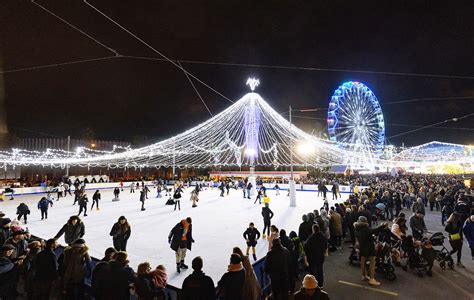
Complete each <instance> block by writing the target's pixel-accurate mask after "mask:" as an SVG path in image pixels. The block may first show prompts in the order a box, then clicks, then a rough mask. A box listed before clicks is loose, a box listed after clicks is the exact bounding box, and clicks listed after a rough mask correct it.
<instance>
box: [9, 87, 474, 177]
mask: <svg viewBox="0 0 474 300" xmlns="http://www.w3.org/2000/svg"><path fill="white" fill-rule="evenodd" d="M435 143H438V144H436V145H441V146H436V147H435V145H432V146H429V145H421V146H418V147H414V148H410V149H407V150H405V151H402V152H401V153H399V154H398V155H395V156H393V157H392V158H391V159H390V158H386V157H383V158H374V156H373V155H367V154H364V153H361V152H360V151H353V150H351V149H353V147H350V146H351V145H350V143H346V144H347V146H348V147H341V144H340V143H335V142H332V141H328V140H323V139H320V138H317V137H315V136H312V135H310V134H308V133H306V132H304V131H302V130H301V129H299V128H297V127H296V126H291V125H290V123H289V122H288V120H286V119H285V118H283V117H282V116H281V115H280V114H279V113H277V112H276V111H275V110H274V109H273V108H271V107H270V105H269V104H268V103H267V102H266V101H265V100H264V99H263V98H262V97H261V96H260V95H259V94H258V93H255V92H251V93H248V94H246V95H244V96H243V97H242V98H241V99H240V100H238V101H237V102H235V103H234V104H232V105H231V106H230V107H229V108H227V109H226V110H224V111H223V112H221V113H219V114H217V115H215V116H214V117H212V118H210V119H209V120H207V121H205V122H203V123H201V124H199V125H197V126H195V127H193V128H190V129H188V130H186V131H185V132H183V133H181V134H178V135H176V136H174V137H171V138H169V139H166V140H163V141H160V142H158V143H155V144H152V145H149V146H146V147H142V148H137V149H132V148H130V147H119V146H114V147H113V149H112V150H111V151H103V150H96V149H90V148H85V147H80V148H78V149H77V150H76V151H72V152H67V151H64V150H61V149H46V150H45V151H44V152H40V151H29V150H21V149H12V150H11V151H0V168H3V169H5V168H7V167H14V166H43V167H51V168H63V169H64V168H66V167H67V166H80V167H87V168H91V167H106V168H108V169H114V168H133V169H143V168H161V167H175V168H209V167H242V166H262V167H274V168H275V169H276V168H280V167H288V166H290V165H294V166H300V167H304V166H314V167H325V166H333V165H342V164H345V163H346V162H347V161H357V162H358V164H359V165H360V166H364V165H368V164H373V166H374V169H375V167H377V168H379V169H382V168H390V167H395V166H397V167H406V168H408V167H411V166H420V165H423V164H425V165H426V164H427V163H430V164H433V163H435V164H440V163H443V162H450V163H453V162H454V163H463V164H471V165H474V160H473V159H474V156H473V153H472V148H469V149H470V150H469V151H467V150H466V149H467V148H466V147H467V146H463V145H456V144H448V143H439V142H435ZM293 145H303V146H301V149H300V148H299V149H298V150H301V151H293V163H291V160H290V149H291V147H293ZM352 146H353V145H352ZM356 149H360V148H356ZM453 149H454V150H453ZM453 151H454V152H453Z"/></svg>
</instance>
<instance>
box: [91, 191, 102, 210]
mask: <svg viewBox="0 0 474 300" xmlns="http://www.w3.org/2000/svg"><path fill="white" fill-rule="evenodd" d="M99 200H100V191H99V190H96V191H95V193H94V195H92V205H91V210H92V209H93V208H94V204H95V206H96V208H97V210H99Z"/></svg>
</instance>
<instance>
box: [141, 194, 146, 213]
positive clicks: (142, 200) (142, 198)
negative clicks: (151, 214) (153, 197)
mask: <svg viewBox="0 0 474 300" xmlns="http://www.w3.org/2000/svg"><path fill="white" fill-rule="evenodd" d="M145 199H146V195H145V191H140V202H141V203H142V208H141V211H144V210H145Z"/></svg>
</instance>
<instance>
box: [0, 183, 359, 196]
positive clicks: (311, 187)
mask: <svg viewBox="0 0 474 300" xmlns="http://www.w3.org/2000/svg"><path fill="white" fill-rule="evenodd" d="M131 183H132V182H131V181H124V183H123V189H124V190H128V189H130V184H131ZM136 183H137V181H135V184H136ZM138 183H139V184H140V187H141V181H138ZM168 183H169V185H172V184H173V183H174V181H171V180H170V181H169V182H168ZM197 183H202V184H203V187H207V186H208V184H209V181H204V182H203V181H198V182H197ZM145 184H146V185H147V186H153V181H145ZM218 184H219V183H218V182H214V187H217V186H218ZM191 185H193V186H194V185H196V182H194V181H193V182H191ZM263 185H264V186H265V187H266V188H267V189H269V190H272V189H274V187H275V184H274V183H264V184H263ZM278 186H279V187H280V190H287V189H288V186H289V185H288V184H287V183H279V184H278ZM116 187H120V182H106V183H87V184H86V190H102V189H113V188H116ZM326 187H327V189H328V193H331V189H332V185H326ZM366 188H368V186H358V189H359V191H362V190H364V189H366ZM47 189H48V188H47V187H43V186H35V187H25V188H14V189H13V190H14V192H15V193H14V195H16V196H19V195H32V194H46V193H47V192H48V190H47ZM4 190H5V188H0V193H1V192H3V191H4ZM296 190H297V191H304V192H317V191H318V185H316V184H304V185H301V184H296ZM49 191H51V192H53V193H54V192H55V190H54V188H51V187H50V188H49ZM71 191H74V186H72V187H71ZM339 192H340V193H351V189H350V186H348V185H340V186H339ZM8 194H9V193H8Z"/></svg>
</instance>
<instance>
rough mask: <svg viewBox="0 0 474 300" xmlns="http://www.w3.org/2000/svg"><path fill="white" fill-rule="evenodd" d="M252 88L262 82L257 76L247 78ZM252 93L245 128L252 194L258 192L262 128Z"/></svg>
mask: <svg viewBox="0 0 474 300" xmlns="http://www.w3.org/2000/svg"><path fill="white" fill-rule="evenodd" d="M246 84H247V85H248V86H249V87H250V90H251V91H252V94H253V92H254V91H255V88H256V87H257V86H258V85H259V84H260V81H259V80H258V79H256V78H249V79H247V83H246ZM252 94H251V96H250V100H249V103H248V106H247V108H246V110H245V120H244V130H245V147H246V149H245V155H246V156H247V157H248V159H249V165H250V176H249V179H248V180H249V182H251V183H252V190H251V195H254V194H255V193H256V186H257V185H256V178H255V160H256V159H257V158H258V152H259V151H258V150H259V143H258V133H259V129H260V110H259V108H258V106H257V103H256V101H255V97H253V96H252Z"/></svg>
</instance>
